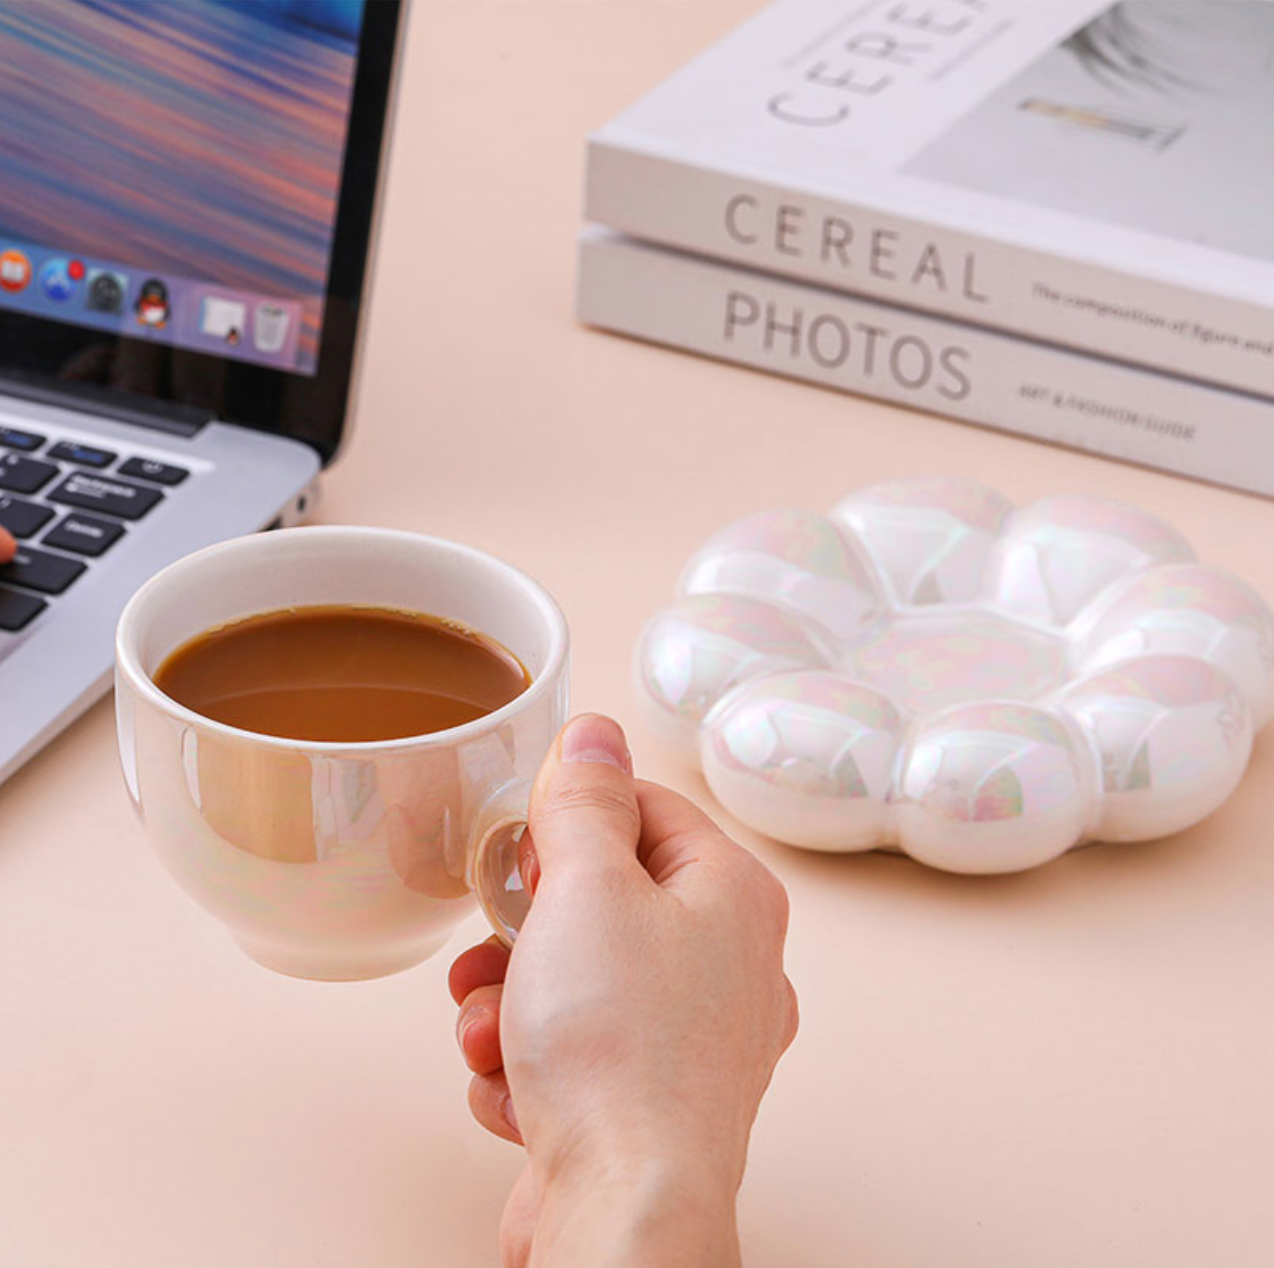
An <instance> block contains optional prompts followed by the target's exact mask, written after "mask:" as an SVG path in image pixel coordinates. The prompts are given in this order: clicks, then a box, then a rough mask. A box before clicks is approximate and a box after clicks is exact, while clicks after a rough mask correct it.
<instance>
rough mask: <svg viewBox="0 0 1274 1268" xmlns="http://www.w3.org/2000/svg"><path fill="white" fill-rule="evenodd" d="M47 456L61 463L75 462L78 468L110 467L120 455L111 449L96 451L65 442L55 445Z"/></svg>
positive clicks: (68, 441) (69, 441)
mask: <svg viewBox="0 0 1274 1268" xmlns="http://www.w3.org/2000/svg"><path fill="white" fill-rule="evenodd" d="M45 456H46V457H49V458H57V459H58V460H59V461H61V462H73V463H75V465H76V466H77V467H109V466H110V465H111V463H112V462H114V461H115V459H116V457H117V456H118V455H117V454H113V453H111V451H110V450H109V449H95V448H94V447H93V446H92V445H81V444H77V443H76V442H75V441H73V440H63V441H61V442H60V443H58V444H56V445H54V446H53V448H52V449H50V450H49V452H48V454H46V455H45Z"/></svg>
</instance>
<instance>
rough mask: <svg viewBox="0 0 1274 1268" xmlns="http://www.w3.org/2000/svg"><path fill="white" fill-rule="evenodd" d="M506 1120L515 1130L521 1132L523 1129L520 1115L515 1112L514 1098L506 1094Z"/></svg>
mask: <svg viewBox="0 0 1274 1268" xmlns="http://www.w3.org/2000/svg"><path fill="white" fill-rule="evenodd" d="M504 1121H505V1122H506V1123H508V1125H509V1126H510V1127H512V1128H513V1130H514V1131H515V1132H518V1133H519V1134H520V1133H521V1131H522V1129H521V1128H520V1127H519V1126H518V1116H517V1115H516V1114H515V1113H514V1112H513V1098H512V1097H511V1096H506V1097H505V1098H504Z"/></svg>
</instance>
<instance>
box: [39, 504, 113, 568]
mask: <svg viewBox="0 0 1274 1268" xmlns="http://www.w3.org/2000/svg"><path fill="white" fill-rule="evenodd" d="M123 536H124V526H123V524H116V523H114V522H113V521H112V520H99V519H94V518H93V516H91V515H76V514H75V513H72V514H70V515H68V516H67V517H66V518H65V519H64V520H63V521H62V522H61V523H60V524H59V525H58V526H57V527H56V528H55V529H52V530H51V531H50V532H47V533H45V534H44V545H46V546H56V547H57V548H58V549H59V550H73V551H74V552H75V553H76V554H77V555H90V556H92V557H93V558H94V559H96V558H97V556H98V555H101V554H104V553H105V552H106V550H107V549H108V548H109V547H111V546H113V545H114V544H115V543H116V542H117V541H119V539H120V538H121V537H123Z"/></svg>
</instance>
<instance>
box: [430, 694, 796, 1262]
mask: <svg viewBox="0 0 1274 1268" xmlns="http://www.w3.org/2000/svg"><path fill="white" fill-rule="evenodd" d="M529 819H530V830H529V832H528V833H527V836H526V838H524V849H523V855H522V862H523V879H524V882H525V883H526V884H527V885H528V887H529V888H530V889H531V890H532V891H533V893H534V902H533V903H532V906H531V911H530V914H529V915H528V916H527V919H526V922H525V924H524V926H523V928H522V931H521V933H520V934H519V936H518V941H517V946H516V949H515V950H514V951H513V952H512V954H510V953H509V952H508V951H506V950H505V949H504V948H503V947H501V946H499V945H498V944H496V943H494V942H486V943H483V944H481V945H480V946H477V947H473V948H471V949H470V950H469V951H466V952H465V953H464V954H463V955H462V956H460V957H459V959H457V960H456V962H455V964H454V965H453V966H452V970H451V991H452V994H453V996H454V997H455V999H456V1001H457V1003H459V1004H460V1015H459V1019H458V1027H457V1033H458V1035H459V1039H460V1046H461V1050H462V1051H463V1053H464V1056H465V1060H466V1061H467V1063H468V1064H469V1067H470V1069H472V1070H473V1071H474V1078H473V1080H472V1082H471V1085H470V1093H469V1103H470V1106H471V1108H472V1110H473V1113H474V1116H475V1117H476V1118H477V1119H478V1121H479V1122H480V1123H482V1125H483V1126H484V1127H486V1128H487V1129H488V1130H490V1131H492V1132H494V1133H495V1134H496V1135H498V1136H502V1137H504V1138H505V1139H507V1140H513V1141H519V1142H522V1143H525V1145H526V1147H527V1154H528V1165H527V1169H526V1171H525V1172H524V1173H523V1175H522V1177H521V1178H520V1179H519V1181H518V1184H517V1186H516V1187H515V1189H514V1192H513V1194H512V1196H511V1197H510V1199H509V1204H508V1206H507V1207H506V1209H505V1217H504V1221H503V1224H502V1227H501V1248H502V1255H503V1262H504V1264H505V1265H506V1268H523V1266H524V1265H530V1266H531V1268H555V1266H556V1265H559V1264H561V1265H566V1264H570V1265H575V1264H582V1263H587V1264H589V1265H590V1268H602V1266H603V1265H607V1266H613V1268H619V1266H620V1265H629V1264H632V1265H636V1264H642V1265H648V1264H651V1263H658V1264H659V1265H660V1266H661V1268H679V1266H680V1265H683V1264H684V1265H687V1266H689V1265H694V1268H719V1266H721V1268H724V1266H726V1265H732V1264H737V1263H738V1245H737V1235H736V1232H735V1218H734V1203H735V1194H736V1191H737V1189H738V1186H739V1182H740V1180H741V1179H742V1176H743V1167H744V1161H745V1157H746V1153H747V1143H748V1136H749V1134H750V1131H751V1127H752V1122H753V1119H754V1118H755V1115H756V1111H757V1107H758V1105H759V1103H760V1100H761V1096H762V1094H763V1093H764V1091H765V1089H766V1087H767V1085H768V1083H769V1080H770V1076H771V1074H772V1072H773V1069H774V1066H775V1064H776V1062H777V1061H778V1059H779V1057H780V1055H781V1054H782V1053H783V1051H784V1049H785V1048H786V1047H787V1046H788V1044H790V1043H791V1041H792V1039H793V1037H794V1035H795V1033H796V996H795V993H794V992H793V990H792V987H791V984H790V983H789V982H788V980H787V978H786V977H785V975H784V973H783V941H784V937H785V934H786V929H787V897H786V894H785V893H784V891H783V887H782V886H781V885H780V884H779V882H778V881H777V880H776V879H775V878H774V876H773V875H772V874H771V873H770V872H769V871H768V870H767V869H766V868H765V867H764V866H763V865H762V864H761V863H759V862H758V861H757V860H756V859H755V858H753V857H752V855H751V854H749V853H748V852H747V851H746V850H744V849H743V848H742V847H741V846H739V845H736V844H735V843H734V842H733V841H731V840H730V839H729V838H728V837H726V836H725V835H724V834H723V833H722V832H721V831H720V830H719V829H718V828H717V827H716V826H715V825H714V824H713V823H712V821H711V820H710V819H708V817H707V816H706V815H705V814H703V812H702V811H700V810H699V809H698V808H697V807H695V806H694V805H693V804H692V803H691V802H689V801H687V800H686V799H685V798H684V797H681V796H679V795H678V794H676V793H674V792H671V791H670V790H668V789H666V788H661V787H659V786H658V785H656V784H650V783H645V782H638V781H634V779H633V776H632V762H631V759H630V757H629V755H628V748H627V744H626V742H625V740H624V734H623V732H622V730H621V729H620V728H619V726H618V725H617V724H616V723H614V722H612V721H611V720H610V719H608V718H603V717H600V716H597V715H585V716H583V717H580V718H577V719H575V720H574V721H573V722H572V723H571V724H570V725H569V726H567V727H566V728H565V730H564V731H563V732H562V734H561V735H560V736H559V737H558V740H557V742H556V743H555V745H554V748H553V751H552V752H551V753H550V755H549V757H548V758H547V760H546V761H545V763H544V766H543V767H542V769H541V771H540V774H539V778H538V779H537V781H536V785H535V790H534V792H533V794H532V798H531V808H530V814H529ZM532 842H533V843H534V844H533V845H532ZM513 1107H516V1112H514V1108H513Z"/></svg>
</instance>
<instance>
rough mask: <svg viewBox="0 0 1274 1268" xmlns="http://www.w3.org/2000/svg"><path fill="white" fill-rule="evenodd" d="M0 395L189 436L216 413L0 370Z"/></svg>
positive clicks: (116, 390)
mask: <svg viewBox="0 0 1274 1268" xmlns="http://www.w3.org/2000/svg"><path fill="white" fill-rule="evenodd" d="M0 396H14V397H17V398H18V399H19V400H24V401H34V402H36V403H37V404H39V405H54V406H56V407H58V408H59V409H69V410H75V411H77V412H78V413H81V414H83V413H89V414H96V415H98V416H99V417H101V418H111V419H114V420H115V421H117V422H121V423H135V424H136V425H137V426H138V427H149V428H151V429H152V430H154V431H162V432H167V433H168V434H169V435H172V436H193V435H195V434H196V433H197V432H198V431H199V430H200V429H201V428H202V427H204V426H206V425H207V424H208V423H210V422H212V421H213V419H214V418H216V414H214V413H213V411H212V410H210V409H203V408H201V407H199V406H195V405H182V404H179V403H177V402H175V401H156V400H152V399H151V398H150V397H148V396H141V395H139V394H135V393H132V392H121V391H119V390H118V389H110V390H108V389H106V388H101V387H98V386H97V385H96V384H93V383H67V382H50V381H49V380H47V379H41V380H39V381H36V380H33V379H26V378H24V377H22V376H21V375H15V374H13V373H9V374H0Z"/></svg>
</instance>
